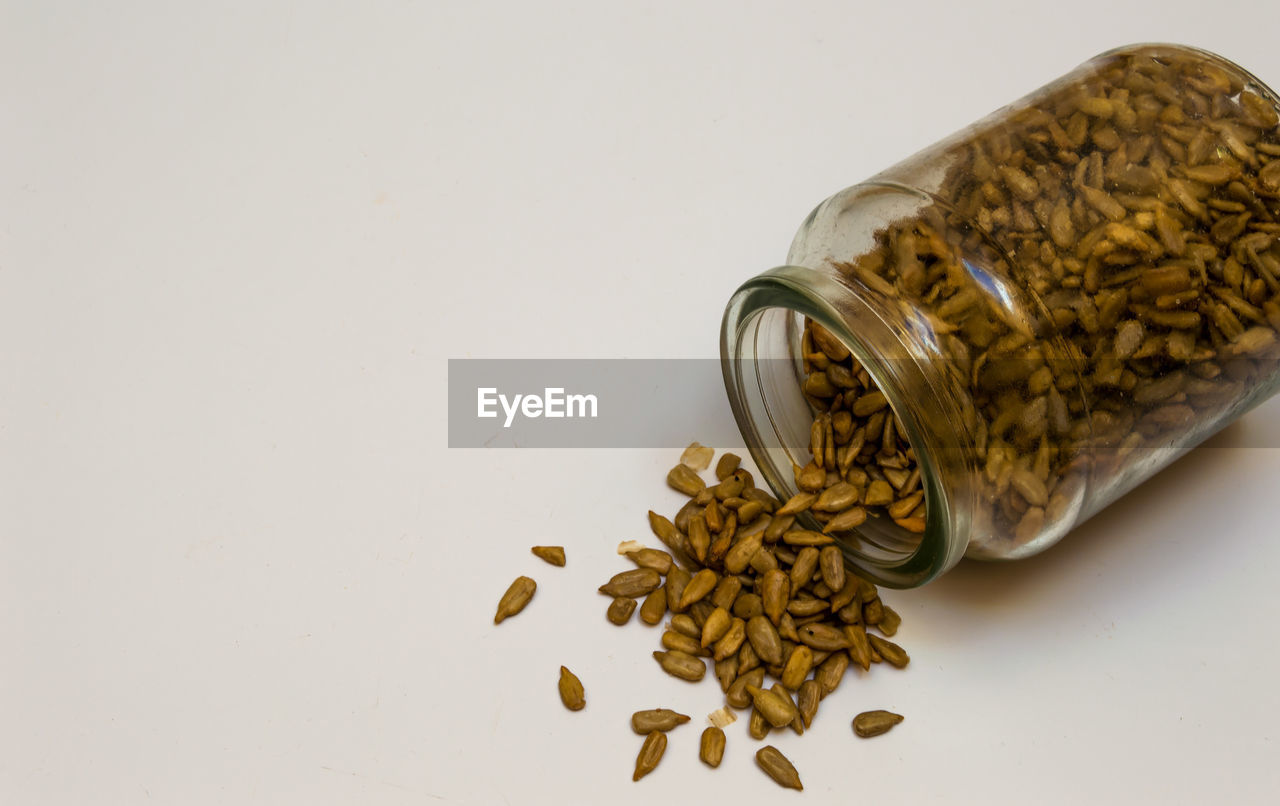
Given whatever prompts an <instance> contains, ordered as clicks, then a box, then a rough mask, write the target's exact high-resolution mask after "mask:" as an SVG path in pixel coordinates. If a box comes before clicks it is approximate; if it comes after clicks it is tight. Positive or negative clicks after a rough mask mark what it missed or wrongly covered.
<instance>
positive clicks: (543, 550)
mask: <svg viewBox="0 0 1280 806" xmlns="http://www.w3.org/2000/svg"><path fill="white" fill-rule="evenodd" d="M530 551H532V552H533V555H534V556H535V557H537V558H539V559H541V560H545V561H547V562H549V563H551V564H552V565H558V566H560V567H561V568H563V567H564V546H534V547H533V548H532V549H530Z"/></svg>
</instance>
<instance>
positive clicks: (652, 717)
mask: <svg viewBox="0 0 1280 806" xmlns="http://www.w3.org/2000/svg"><path fill="white" fill-rule="evenodd" d="M688 721H689V717H688V716H686V715H684V714H682V713H679V712H677V711H672V710H671V709H670V708H650V709H648V710H645V711H636V712H635V713H634V714H632V715H631V729H632V730H633V731H635V732H636V733H638V734H640V735H641V736H647V735H648V734H650V733H653V732H654V731H660V732H663V733H665V732H666V731H669V730H671V729H672V728H674V727H675V726H677V725H683V724H684V723H686V722H688Z"/></svg>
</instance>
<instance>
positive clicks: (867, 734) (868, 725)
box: [853, 711, 903, 739]
mask: <svg viewBox="0 0 1280 806" xmlns="http://www.w3.org/2000/svg"><path fill="white" fill-rule="evenodd" d="M902 719H903V718H902V717H901V716H899V715H898V714H895V713H892V712H890V711H863V712H862V713H860V714H858V715H857V716H855V717H854V718H853V732H854V733H856V734H858V735H859V736H861V737H862V738H863V739H869V738H871V737H872V736H879V735H880V734H882V733H888V732H889V731H890V730H891V729H892V728H893V726H894V725H896V724H898V723H899V722H901V721H902Z"/></svg>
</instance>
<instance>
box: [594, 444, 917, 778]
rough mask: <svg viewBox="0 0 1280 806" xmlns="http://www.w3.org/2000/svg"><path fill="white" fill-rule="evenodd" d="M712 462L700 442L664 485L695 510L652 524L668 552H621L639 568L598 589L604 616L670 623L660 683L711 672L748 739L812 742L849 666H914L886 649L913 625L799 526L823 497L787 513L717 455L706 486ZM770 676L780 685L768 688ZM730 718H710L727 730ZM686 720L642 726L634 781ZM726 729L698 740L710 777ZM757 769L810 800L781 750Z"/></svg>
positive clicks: (639, 720)
mask: <svg viewBox="0 0 1280 806" xmlns="http://www.w3.org/2000/svg"><path fill="white" fill-rule="evenodd" d="M712 453H713V452H712V450H711V449H710V448H705V447H703V446H701V445H698V444H697V443H694V444H693V445H691V446H689V448H688V449H686V450H685V452H684V454H683V456H682V457H681V462H680V464H678V465H676V466H675V467H674V468H672V469H671V471H670V472H669V473H668V474H667V484H668V485H669V486H671V487H672V488H673V489H675V490H678V491H679V492H681V493H684V494H685V495H687V496H689V500H688V502H687V503H686V504H685V505H684V506H683V507H681V508H680V510H679V511H678V512H677V513H676V514H675V516H674V518H672V519H668V518H665V517H663V516H662V515H659V514H658V513H656V512H653V511H650V512H649V526H650V528H651V529H652V531H653V533H654V535H656V536H657V537H658V539H659V540H661V541H662V543H663V544H664V545H665V546H666V550H665V551H663V550H659V549H654V548H646V547H642V546H640V545H639V544H637V543H634V542H628V543H625V544H623V546H622V547H620V549H619V551H620V553H624V554H625V556H626V557H627V558H628V559H630V560H631V561H632V562H633V563H634V564H635V566H636V567H635V568H632V569H630V570H626V571H621V572H619V573H618V574H616V575H614V577H613V578H612V579H610V580H609V581H608V582H606V583H605V584H604V585H601V586H600V592H601V593H603V594H605V595H607V596H610V597H612V598H613V601H612V602H611V603H610V605H609V606H608V608H607V610H606V617H607V618H608V619H609V621H611V622H612V623H614V624H619V625H621V624H625V623H627V621H628V620H629V619H630V616H631V614H632V613H633V612H635V611H637V610H638V611H639V613H640V617H639V618H640V620H641V621H642V622H643V623H645V624H647V625H650V626H656V625H658V624H660V623H661V622H662V621H663V619H664V618H666V617H667V616H668V615H670V620H669V621H668V622H667V624H666V628H665V629H664V631H663V633H662V636H661V639H660V640H661V644H662V647H663V648H662V650H659V651H655V652H654V653H653V656H654V659H655V660H656V661H657V663H658V665H659V666H660V667H661V668H662V670H663V671H665V672H666V673H667V674H669V675H671V676H673V677H676V678H679V679H681V680H686V681H690V682H698V681H700V680H702V679H703V678H704V677H705V676H706V673H707V669H708V662H710V664H711V669H712V672H713V674H714V676H715V678H716V680H717V681H718V682H719V684H720V689H721V691H722V692H723V693H724V701H725V704H726V708H725V709H722V713H729V709H734V710H748V709H749V712H750V715H749V718H748V720H747V733H748V735H749V736H750V737H751V738H753V739H756V740H763V739H764V738H766V737H767V736H768V735H769V733H770V732H771V731H773V730H779V729H787V728H789V729H791V730H793V731H795V732H796V733H797V734H802V733H804V731H805V729H807V728H808V727H809V726H810V725H811V724H812V722H813V719H814V716H815V715H816V713H817V711H818V706H819V703H820V702H821V701H822V699H823V698H824V697H826V696H827V695H828V694H830V693H831V692H832V691H834V690H835V689H836V687H837V686H838V685H839V684H840V682H841V681H842V680H843V679H844V677H845V673H846V672H847V671H848V669H849V667H850V665H855V666H857V667H859V668H861V669H863V670H869V669H870V668H871V666H872V664H877V663H881V662H884V663H887V664H889V665H891V666H896V667H898V668H902V667H905V666H906V665H907V664H908V663H909V662H910V658H909V657H908V655H907V653H906V651H905V650H904V649H903V648H902V647H900V646H899V645H897V644H896V643H894V642H893V641H890V640H889V639H890V638H891V637H893V636H894V635H895V634H896V633H897V631H898V626H899V624H901V621H902V620H901V618H900V617H899V615H898V614H897V612H895V611H894V610H893V608H891V607H889V606H888V605H886V604H884V602H883V601H881V599H880V594H879V591H878V590H877V589H876V586H875V585H873V584H872V583H870V582H869V581H867V580H865V579H861V578H859V577H858V576H856V575H855V574H853V573H852V572H850V571H848V570H847V569H846V567H845V564H844V556H843V555H842V554H841V551H840V549H839V547H838V546H837V545H836V542H835V539H834V538H833V537H831V536H830V535H827V534H822V533H819V532H814V531H809V530H805V529H799V528H797V527H796V526H795V515H796V514H797V513H799V512H802V511H805V510H807V509H808V508H810V507H811V506H812V505H813V504H814V503H815V501H816V499H817V498H818V497H819V496H815V495H813V494H811V493H801V494H799V495H797V496H795V497H794V498H792V499H791V500H790V501H788V502H787V503H786V504H783V503H782V502H779V501H778V500H777V499H775V498H774V497H773V496H771V495H770V494H768V493H767V492H765V491H763V490H761V489H759V488H757V487H756V486H755V483H754V480H753V478H752V475H751V473H750V472H749V471H747V470H746V469H745V468H742V467H740V466H739V463H740V460H739V457H737V456H735V455H734V454H732V453H725V454H723V455H722V456H721V457H720V460H719V462H717V463H716V467H715V476H716V480H717V481H716V483H715V484H708V483H707V482H706V481H705V480H704V479H703V478H702V476H701V475H700V471H703V470H706V469H707V468H708V467H709V466H710V462H711V459H712ZM637 600H640V601H639V604H638V605H637ZM869 630H870V631H869ZM766 675H767V676H768V677H770V678H772V679H773V681H774V682H773V684H772V685H769V686H766ZM874 714H888V712H884V711H878V712H874ZM890 716H895V715H890ZM733 719H734V717H732V716H731V715H730V716H728V717H723V718H718V715H713V720H715V721H718V722H721V723H724V724H727V723H728V722H730V721H732V720H733ZM858 719H859V720H862V722H860V723H859V722H856V723H855V730H856V732H857V734H858V735H860V736H870V735H876V734H875V733H866V732H865V725H864V727H862V728H859V727H858V725H861V724H863V723H866V722H867V719H868V717H867V716H866V715H865V714H864V715H859V717H858ZM870 719H871V723H870V724H872V725H873V726H875V727H876V728H879V732H881V733H883V732H884V731H887V730H888V729H889V728H890V727H892V724H889V723H886V722H885V721H884V720H885V718H884V717H877V716H875V715H873V716H871V717H870ZM896 719H897V720H898V721H901V717H896ZM685 721H688V717H686V716H683V715H680V714H675V713H674V712H671V711H667V710H665V709H659V710H655V711H642V712H638V713H636V714H635V715H634V716H633V717H632V727H633V729H634V730H635V731H636V732H637V733H644V734H645V735H646V739H645V742H644V745H643V747H642V749H641V751H640V755H639V757H638V758H637V760H636V772H635V776H636V780H639V778H640V777H641V776H643V775H645V774H647V773H648V772H649V771H651V770H652V769H653V768H654V767H656V766H657V763H658V761H659V760H660V759H661V757H662V754H663V752H664V751H665V749H666V739H665V732H666V731H668V730H671V729H672V728H674V727H676V726H677V725H679V724H682V723H683V722H685ZM722 727H723V724H714V725H713V726H712V727H710V728H708V729H707V730H706V731H704V733H703V735H702V739H701V742H700V747H699V757H700V758H701V759H702V760H703V761H704V762H705V763H706V764H707V765H708V766H711V767H716V766H718V765H719V763H720V759H721V758H722V757H723V754H724V750H725V744H726V739H725V735H724V732H723V730H722ZM657 736H662V737H663V738H656V737H657ZM756 762H757V765H758V766H759V767H760V768H761V769H762V770H763V771H764V772H766V773H767V774H768V775H769V776H770V777H771V778H773V779H774V780H775V781H777V782H778V783H779V784H780V785H782V786H787V787H793V788H796V789H800V788H801V786H800V779H799V776H798V774H797V773H796V771H795V768H794V767H793V766H792V765H791V763H790V762H789V761H787V760H786V759H785V758H784V757H783V756H782V754H781V753H780V752H778V751H777V750H776V749H775V748H772V747H765V748H763V749H762V750H761V751H760V752H759V753H758V754H757V755H756Z"/></svg>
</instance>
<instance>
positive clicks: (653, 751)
mask: <svg viewBox="0 0 1280 806" xmlns="http://www.w3.org/2000/svg"><path fill="white" fill-rule="evenodd" d="M665 752H667V734H665V733H662V732H660V731H656V730H655V731H654V732H653V733H650V734H649V735H648V736H646V737H644V744H643V745H641V746H640V754H639V755H637V756H636V771H635V774H633V775H632V776H631V780H632V781H639V780H640V779H641V778H643V777H645V776H646V775H648V774H649V773H651V772H653V770H654V768H655V767H657V766H658V762H659V761H662V754H663V753H665Z"/></svg>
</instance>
